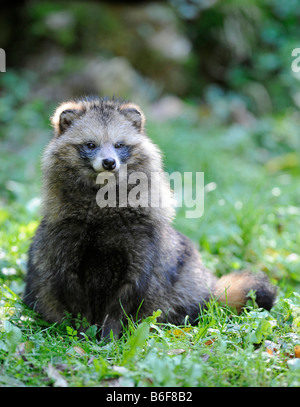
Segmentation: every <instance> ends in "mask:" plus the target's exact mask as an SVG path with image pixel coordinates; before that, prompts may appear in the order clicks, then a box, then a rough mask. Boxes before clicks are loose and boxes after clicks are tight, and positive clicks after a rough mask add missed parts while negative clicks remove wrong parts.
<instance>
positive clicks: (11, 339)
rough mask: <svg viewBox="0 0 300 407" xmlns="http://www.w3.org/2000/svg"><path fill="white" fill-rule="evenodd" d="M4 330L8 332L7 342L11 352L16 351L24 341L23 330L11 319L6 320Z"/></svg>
mask: <svg viewBox="0 0 300 407" xmlns="http://www.w3.org/2000/svg"><path fill="white" fill-rule="evenodd" d="M4 330H5V332H6V339H5V344H6V346H7V349H8V351H9V352H14V351H15V350H16V348H17V346H18V345H19V343H21V342H22V331H21V329H20V328H18V327H17V326H15V325H13V324H12V323H11V322H9V321H5V322H4Z"/></svg>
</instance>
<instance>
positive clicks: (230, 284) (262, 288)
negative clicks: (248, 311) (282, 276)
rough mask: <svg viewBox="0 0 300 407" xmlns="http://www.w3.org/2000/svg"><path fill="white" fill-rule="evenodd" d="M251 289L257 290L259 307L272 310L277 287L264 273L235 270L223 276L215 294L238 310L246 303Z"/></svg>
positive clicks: (218, 282)
mask: <svg viewBox="0 0 300 407" xmlns="http://www.w3.org/2000/svg"><path fill="white" fill-rule="evenodd" d="M250 290H253V291H255V295H256V303H257V305H258V306H259V307H261V308H264V309H266V310H270V309H271V308H272V306H273V304H274V301H275V297H276V292H277V289H276V287H275V286H273V285H271V284H270V282H269V279H268V277H267V276H266V275H265V274H264V273H257V274H254V273H250V272H248V271H244V272H234V273H230V274H227V275H225V276H223V277H221V278H220V279H219V280H218V281H217V284H216V287H215V295H216V297H217V298H218V301H219V302H222V303H224V304H226V305H228V306H230V307H232V308H235V309H236V310H237V312H240V311H241V309H242V308H243V307H244V306H245V305H246V302H247V295H248V293H249V291H250Z"/></svg>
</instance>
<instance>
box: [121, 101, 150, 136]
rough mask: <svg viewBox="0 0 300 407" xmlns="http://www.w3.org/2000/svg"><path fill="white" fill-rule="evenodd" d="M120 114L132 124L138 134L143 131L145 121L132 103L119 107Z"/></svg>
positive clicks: (143, 116) (142, 114)
mask: <svg viewBox="0 0 300 407" xmlns="http://www.w3.org/2000/svg"><path fill="white" fill-rule="evenodd" d="M120 113H121V114H123V115H124V116H125V117H126V118H127V119H128V120H129V121H130V122H132V124H133V126H134V127H135V128H136V129H138V130H139V131H140V132H142V131H143V130H144V125H145V121H146V119H145V115H144V113H143V112H142V111H141V109H140V108H139V106H137V105H135V104H133V103H126V104H124V105H121V106H120Z"/></svg>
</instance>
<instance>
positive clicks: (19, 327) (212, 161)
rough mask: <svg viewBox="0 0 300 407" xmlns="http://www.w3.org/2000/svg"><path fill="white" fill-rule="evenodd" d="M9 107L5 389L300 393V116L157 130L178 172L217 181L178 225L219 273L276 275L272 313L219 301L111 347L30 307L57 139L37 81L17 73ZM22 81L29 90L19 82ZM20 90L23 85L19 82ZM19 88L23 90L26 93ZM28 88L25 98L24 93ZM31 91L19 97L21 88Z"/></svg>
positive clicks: (3, 249)
mask: <svg viewBox="0 0 300 407" xmlns="http://www.w3.org/2000/svg"><path fill="white" fill-rule="evenodd" d="M5 80H6V81H7V82H6V83H4V85H3V86H4V88H5V90H6V93H4V95H3V97H2V100H1V101H0V110H1V120H2V123H1V124H2V126H1V130H0V142H1V151H0V163H1V164H0V165H1V173H0V189H1V198H0V283H1V285H0V294H1V296H0V301H1V302H0V306H1V308H0V386H17V387H19V386H38V387H41V386H70V387H75V386H76V387H77V386H104V387H106V386H107V387H109V386H147V387H153V386H177V387H178V386H223V387H232V386H237V387H242V386H248V387H249V386H259V387H261V386H274V387H276V386H277V387H279V386H280V387H286V386H299V385H300V361H299V360H300V359H299V358H296V357H295V354H294V352H295V346H297V345H300V296H299V294H298V293H299V285H300V255H299V247H300V192H299V187H298V186H299V181H300V168H299V159H298V156H299V152H300V142H299V137H298V133H297V129H298V126H299V119H298V117H297V116H296V115H293V114H290V113H286V114H285V115H282V116H281V117H273V118H261V119H259V120H257V121H256V122H255V123H254V124H253V125H251V126H249V127H242V126H240V125H237V124H236V123H230V122H229V123H227V122H226V123H225V122H222V121H221V120H218V119H217V118H215V117H214V116H213V115H212V114H211V115H209V116H206V115H205V114H204V113H205V111H204V110H202V108H201V107H198V108H193V109H191V112H189V111H188V112H187V113H186V114H185V115H184V117H183V118H181V119H178V120H176V121H169V122H165V123H159V124H154V123H152V122H151V121H150V122H149V123H148V133H149V135H150V136H151V137H152V138H153V139H154V141H155V142H156V143H157V144H158V145H159V146H160V147H161V148H162V150H163V152H164V155H165V162H166V170H168V171H169V172H173V171H181V172H182V171H193V172H195V171H202V172H204V173H205V184H206V185H208V186H207V187H206V193H205V211H204V215H203V216H202V217H201V218H199V219H192V220H190V219H186V218H185V217H184V211H185V208H180V209H179V210H178V214H177V218H176V220H175V226H176V227H177V228H178V229H180V230H181V231H182V232H184V233H185V234H187V235H188V236H189V237H190V238H191V239H192V240H193V241H194V242H195V244H196V245H198V246H199V249H200V250H201V253H202V256H203V261H204V263H205V265H206V266H207V267H210V268H211V269H212V271H213V272H214V273H216V274H217V275H219V276H220V275H222V274H224V273H227V272H229V271H231V270H239V269H245V268H247V269H251V270H253V271H256V270H260V269H262V270H264V271H265V272H266V273H267V274H268V276H269V278H270V279H271V280H272V281H273V283H274V284H276V285H277V286H278V301H277V303H276V305H275V306H274V308H273V309H272V310H271V312H267V311H263V310H260V309H257V307H256V305H255V300H254V297H253V296H252V298H250V299H249V308H248V309H247V310H245V311H244V312H243V313H242V314H241V315H239V316H238V315H235V314H234V313H233V312H231V311H230V310H228V309H226V308H224V307H221V306H219V305H218V304H216V303H213V302H212V303H211V304H209V305H208V309H207V311H205V312H200V315H199V322H198V325H197V326H195V327H191V326H190V325H189V322H188V320H187V321H186V324H185V326H182V327H175V326H171V325H161V324H160V323H159V322H158V320H157V316H158V314H154V315H153V316H152V317H149V318H147V319H146V320H144V321H136V320H133V319H131V318H130V319H128V323H127V324H126V326H125V327H124V335H123V336H122V337H121V338H120V339H118V340H116V339H114V338H112V341H111V342H110V343H104V342H101V341H99V340H98V339H97V328H96V327H95V326H92V327H89V329H88V331H87V332H86V334H84V335H81V334H80V332H79V331H78V327H79V325H80V324H81V322H82V321H80V317H78V327H71V326H70V324H69V322H68V318H66V320H65V323H64V324H61V325H57V324H54V325H53V324H52V325H51V324H48V323H46V322H45V321H43V320H42V319H41V318H40V317H39V316H38V315H37V314H35V313H34V312H33V311H32V310H29V309H28V308H27V307H25V306H24V305H23V303H22V301H21V299H20V298H21V296H22V292H23V289H24V276H25V273H26V259H27V254H26V253H27V250H28V247H29V244H30V239H31V238H32V236H33V234H34V231H35V229H36V227H37V225H38V222H39V219H40V213H39V197H40V186H41V183H40V167H39V162H40V155H41V152H42V149H43V147H44V145H45V144H46V143H47V141H48V140H49V138H50V134H51V129H50V127H49V124H48V116H49V115H50V114H51V113H52V110H51V111H49V107H48V106H45V105H44V104H43V102H42V101H39V100H31V99H30V97H29V96H30V93H29V87H27V88H26V86H25V84H26V83H27V82H29V83H30V80H32V79H31V78H26V80H23V81H22V79H20V78H19V77H17V76H14V75H12V76H11V77H10V76H6V79H5ZM18 81H20V83H19V82H18ZM16 82H17V83H16ZM17 85H18V86H17ZM20 85H22V86H23V88H22V92H20V93H17V89H19V88H20ZM18 92H19V91H18Z"/></svg>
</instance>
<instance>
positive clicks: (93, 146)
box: [86, 143, 96, 150]
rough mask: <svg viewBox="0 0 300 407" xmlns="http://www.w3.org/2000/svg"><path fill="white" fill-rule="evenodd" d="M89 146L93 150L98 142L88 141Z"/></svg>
mask: <svg viewBox="0 0 300 407" xmlns="http://www.w3.org/2000/svg"><path fill="white" fill-rule="evenodd" d="M86 146H87V148H89V149H90V150H93V149H94V148H96V144H95V143H87V145H86Z"/></svg>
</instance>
